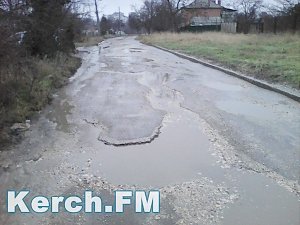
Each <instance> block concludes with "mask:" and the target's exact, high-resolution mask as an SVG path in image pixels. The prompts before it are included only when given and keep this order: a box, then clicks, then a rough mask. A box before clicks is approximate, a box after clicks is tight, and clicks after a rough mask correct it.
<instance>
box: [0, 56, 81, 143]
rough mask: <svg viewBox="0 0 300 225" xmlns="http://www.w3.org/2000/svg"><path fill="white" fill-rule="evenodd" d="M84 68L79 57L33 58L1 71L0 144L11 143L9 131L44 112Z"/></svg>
mask: <svg viewBox="0 0 300 225" xmlns="http://www.w3.org/2000/svg"><path fill="white" fill-rule="evenodd" d="M80 65H81V60H80V59H79V58H77V57H73V56H67V55H65V54H57V56H56V57H55V58H51V59H47V58H45V59H40V58H34V57H29V58H26V59H22V61H19V62H16V63H11V64H9V65H7V66H6V67H2V68H0V75H1V76H0V77H1V78H2V79H1V82H0V143H3V142H8V141H9V135H8V134H9V129H8V127H10V126H11V125H12V124H13V123H22V122H24V121H25V120H26V119H29V118H30V117H31V116H32V115H33V113H34V112H36V111H40V110H41V109H42V108H43V107H44V106H45V105H46V104H48V103H49V102H50V101H51V100H52V93H53V91H54V90H55V89H57V88H59V87H61V86H63V85H64V84H65V83H66V82H67V81H68V78H69V77H71V76H72V75H73V74H74V73H75V72H76V70H77V69H78V68H79V67H80Z"/></svg>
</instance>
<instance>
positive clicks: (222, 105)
mask: <svg viewBox="0 0 300 225" xmlns="http://www.w3.org/2000/svg"><path fill="white" fill-rule="evenodd" d="M216 106H217V107H218V108H219V109H221V110H223V111H226V112H228V113H231V114H234V115H243V116H247V117H255V118H258V119H264V120H274V119H276V118H278V115H276V114H275V113H274V112H273V111H272V110H271V109H270V108H269V107H265V106H264V105H262V104H250V103H244V102H241V101H235V100H233V101H230V100H229V101H218V102H217V103H216Z"/></svg>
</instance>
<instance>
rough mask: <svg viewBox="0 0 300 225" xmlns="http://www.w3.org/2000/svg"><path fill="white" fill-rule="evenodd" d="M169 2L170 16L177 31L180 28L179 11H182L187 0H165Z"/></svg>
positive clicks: (174, 29)
mask: <svg viewBox="0 0 300 225" xmlns="http://www.w3.org/2000/svg"><path fill="white" fill-rule="evenodd" d="M164 1H166V3H167V6H168V9H169V17H170V20H171V24H172V31H176V30H177V28H178V23H177V21H178V17H177V15H178V13H179V12H180V10H181V8H182V6H184V5H185V3H186V1H185V0H164Z"/></svg>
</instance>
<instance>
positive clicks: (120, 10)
mask: <svg viewBox="0 0 300 225" xmlns="http://www.w3.org/2000/svg"><path fill="white" fill-rule="evenodd" d="M118 25H119V28H118V29H119V35H120V36H121V9H120V7H119V23H118Z"/></svg>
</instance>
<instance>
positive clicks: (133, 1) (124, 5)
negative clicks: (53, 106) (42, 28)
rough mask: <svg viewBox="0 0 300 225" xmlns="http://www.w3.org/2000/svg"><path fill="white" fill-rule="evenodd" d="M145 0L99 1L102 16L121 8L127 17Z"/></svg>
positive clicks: (224, 0) (270, 1) (267, 2)
mask: <svg viewBox="0 0 300 225" xmlns="http://www.w3.org/2000/svg"><path fill="white" fill-rule="evenodd" d="M142 2H143V0H102V1H99V4H100V5H101V7H100V10H99V11H100V15H103V14H104V15H110V14H112V13H114V12H118V10H119V7H120V9H121V12H123V13H125V15H127V16H128V14H129V13H130V12H132V11H134V9H133V8H132V6H137V8H139V7H140V6H141V5H142ZM226 2H232V1H230V0H223V3H224V4H223V5H224V6H226ZM264 3H265V4H271V3H274V0H264Z"/></svg>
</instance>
